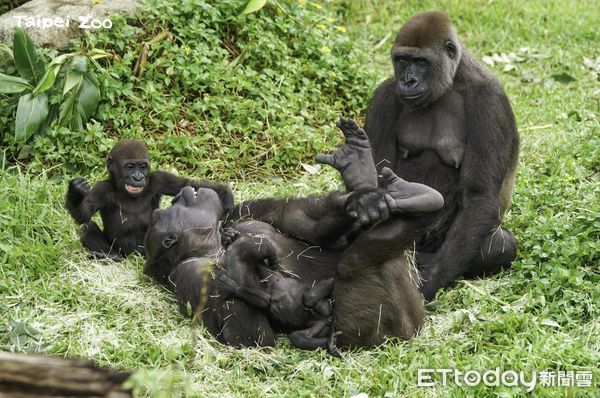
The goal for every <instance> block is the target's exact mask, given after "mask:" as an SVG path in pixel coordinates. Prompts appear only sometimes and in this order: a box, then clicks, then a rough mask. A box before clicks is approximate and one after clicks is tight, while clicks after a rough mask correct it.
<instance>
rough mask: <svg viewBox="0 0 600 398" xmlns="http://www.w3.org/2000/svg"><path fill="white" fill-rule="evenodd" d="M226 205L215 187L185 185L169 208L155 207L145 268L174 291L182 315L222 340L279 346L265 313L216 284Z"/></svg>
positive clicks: (219, 269)
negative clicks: (199, 321) (191, 318)
mask: <svg viewBox="0 0 600 398" xmlns="http://www.w3.org/2000/svg"><path fill="white" fill-rule="evenodd" d="M222 214H223V206H222V203H221V201H220V200H219V198H218V196H217V195H216V194H215V192H214V191H212V190H209V189H199V190H198V191H197V192H194V190H193V189H192V188H191V187H185V188H184V189H183V190H182V191H181V192H180V193H179V194H178V195H177V196H176V197H175V198H174V199H173V204H172V206H171V207H170V208H167V209H158V210H155V211H154V213H153V215H152V225H151V227H150V229H149V230H148V233H147V234H146V239H145V247H146V252H147V254H148V256H147V260H146V264H145V265H144V273H145V274H146V275H148V276H150V277H152V278H153V279H154V280H156V281H158V282H160V283H161V284H162V285H163V286H165V287H166V288H168V289H169V290H171V291H172V292H173V293H174V294H175V296H176V298H177V303H178V305H179V310H180V312H181V313H182V314H183V315H184V316H195V317H198V318H199V319H201V320H202V323H203V324H204V325H205V327H206V329H207V330H208V331H209V333H211V334H212V335H213V336H215V337H216V338H217V340H219V341H220V342H221V343H223V344H228V345H232V346H236V347H248V346H254V345H260V346H273V345H275V333H274V332H273V330H272V328H271V326H270V324H269V321H268V319H267V317H266V315H265V314H263V313H262V312H261V311H260V310H258V309H257V308H255V307H253V306H251V305H248V304H247V303H246V302H244V301H243V300H237V299H235V298H229V297H227V296H225V295H223V294H221V291H220V289H219V286H218V278H219V276H220V275H221V274H222V273H224V272H225V271H224V270H223V268H222V267H221V266H220V265H219V264H220V262H221V235H220V232H219V219H220V218H221V216H222Z"/></svg>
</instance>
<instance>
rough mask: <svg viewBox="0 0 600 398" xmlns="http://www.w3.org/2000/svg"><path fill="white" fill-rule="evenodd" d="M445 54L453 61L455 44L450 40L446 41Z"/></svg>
mask: <svg viewBox="0 0 600 398" xmlns="http://www.w3.org/2000/svg"><path fill="white" fill-rule="evenodd" d="M445 46H446V52H447V53H448V56H449V57H450V58H452V59H454V58H455V57H456V52H457V51H456V44H454V43H452V41H450V40H446V45H445Z"/></svg>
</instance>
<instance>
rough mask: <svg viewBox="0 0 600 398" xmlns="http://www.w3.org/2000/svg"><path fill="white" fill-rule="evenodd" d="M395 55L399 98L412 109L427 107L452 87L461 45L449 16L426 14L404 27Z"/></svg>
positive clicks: (417, 16) (413, 19) (393, 55)
mask: <svg viewBox="0 0 600 398" xmlns="http://www.w3.org/2000/svg"><path fill="white" fill-rule="evenodd" d="M391 54H392V63H393V66H394V74H395V77H396V80H397V82H398V85H397V90H398V96H399V97H400V99H401V101H403V102H404V103H405V104H407V105H408V106H409V107H411V108H423V107H426V106H427V105H429V104H430V103H432V102H434V101H435V100H437V99H438V98H440V97H441V96H442V95H443V94H444V93H445V92H446V90H447V89H448V88H449V87H451V86H452V83H453V80H454V75H455V74H456V69H457V68H458V64H459V62H460V60H461V44H460V42H459V40H458V36H457V34H456V31H455V30H454V27H453V26H452V22H451V21H450V19H449V18H448V16H446V15H444V14H441V13H438V12H426V13H422V14H417V15H415V16H414V17H412V18H411V19H410V20H409V21H408V22H407V23H406V24H405V25H404V26H403V27H402V29H401V30H400V32H398V35H397V36H396V41H395V42H394V45H393V47H392V52H391Z"/></svg>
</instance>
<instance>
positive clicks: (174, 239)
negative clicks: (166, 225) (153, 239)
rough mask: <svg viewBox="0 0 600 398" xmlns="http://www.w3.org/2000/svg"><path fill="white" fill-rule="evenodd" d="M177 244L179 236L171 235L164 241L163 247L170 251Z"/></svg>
mask: <svg viewBox="0 0 600 398" xmlns="http://www.w3.org/2000/svg"><path fill="white" fill-rule="evenodd" d="M175 243H177V235H175V234H171V235H169V236H167V237H166V238H164V239H163V241H162V246H163V247H164V248H165V249H170V248H171V247H173V245H174V244H175Z"/></svg>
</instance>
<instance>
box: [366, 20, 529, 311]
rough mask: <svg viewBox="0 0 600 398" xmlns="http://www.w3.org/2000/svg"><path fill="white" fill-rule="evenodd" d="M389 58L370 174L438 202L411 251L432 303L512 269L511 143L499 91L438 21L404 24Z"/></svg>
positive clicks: (372, 118) (377, 103) (373, 109)
mask: <svg viewBox="0 0 600 398" xmlns="http://www.w3.org/2000/svg"><path fill="white" fill-rule="evenodd" d="M391 56H392V64H393V67H394V76H392V77H391V78H389V79H387V80H386V81H384V82H383V83H382V84H381V85H380V86H379V87H378V88H377V90H376V91H375V94H374V96H373V98H372V100H371V102H370V105H369V108H368V111H367V116H366V122H365V130H366V132H367V135H368V136H369V140H370V142H371V146H372V148H373V157H374V160H375V163H376V164H377V165H378V167H379V166H381V167H383V166H387V167H390V168H391V169H393V170H394V171H395V172H396V173H397V174H398V175H399V176H400V177H402V178H404V179H406V180H408V181H415V182H421V183H423V184H426V185H428V186H430V187H432V188H435V189H436V190H438V191H439V192H440V193H442V195H443V196H444V201H445V205H444V208H443V209H442V210H440V211H439V212H438V213H437V217H436V219H435V221H434V222H433V223H432V224H431V226H430V227H429V228H428V230H427V232H426V234H425V236H424V238H423V240H422V241H420V242H418V244H417V247H416V248H417V251H418V252H419V253H418V255H417V262H418V265H419V268H420V270H421V276H422V278H423V279H424V282H423V285H422V288H421V291H422V293H423V295H424V297H425V299H427V300H431V299H432V298H433V297H434V296H435V293H436V291H437V290H438V289H439V288H441V287H445V286H447V285H448V284H449V283H451V282H452V281H453V280H454V279H456V278H457V277H459V276H461V275H466V276H483V275H489V274H492V273H494V272H497V271H498V270H500V268H501V267H502V266H508V265H510V263H511V262H512V261H513V260H514V259H515V256H516V249H517V242H516V240H515V238H514V236H513V235H512V234H511V233H510V232H509V231H507V230H506V229H504V228H502V227H501V220H502V216H503V215H504V213H505V211H506V209H507V208H508V206H509V204H510V198H511V193H512V188H513V183H514V177H515V170H516V166H517V161H518V159H517V158H518V148H519V135H518V132H517V129H516V125H515V120H514V116H513V112H512V109H511V106H510V104H509V102H508V99H507V97H506V94H505V93H504V91H503V89H502V86H501V84H500V82H499V81H498V80H497V79H496V78H495V77H494V76H493V75H492V74H490V72H488V71H487V70H486V69H485V68H484V67H483V66H482V65H481V64H479V63H478V62H477V61H475V60H474V59H473V58H471V56H470V55H469V54H468V53H467V52H466V48H465V47H464V46H463V45H462V44H461V43H460V41H459V40H458V37H457V35H456V32H455V29H454V27H453V26H452V23H451V21H450V19H449V18H448V17H447V16H446V15H444V14H440V13H436V12H427V13H422V14H417V15H415V16H414V17H412V18H411V19H410V20H409V21H408V22H407V23H406V24H405V25H404V26H403V27H402V29H401V30H400V32H399V33H398V36H397V37H396V41H395V43H394V45H393V47H392V51H391Z"/></svg>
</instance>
